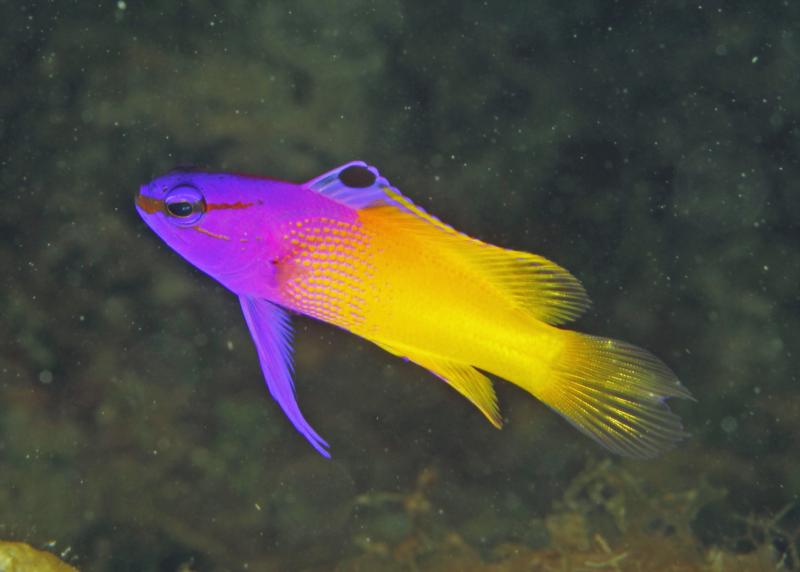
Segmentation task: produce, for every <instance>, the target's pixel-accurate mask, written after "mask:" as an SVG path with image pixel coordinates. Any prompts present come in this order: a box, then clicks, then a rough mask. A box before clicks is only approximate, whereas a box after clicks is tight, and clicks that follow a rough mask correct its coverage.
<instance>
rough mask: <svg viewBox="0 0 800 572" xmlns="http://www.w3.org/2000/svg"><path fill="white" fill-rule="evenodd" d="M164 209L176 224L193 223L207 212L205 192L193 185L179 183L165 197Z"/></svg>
mask: <svg viewBox="0 0 800 572" xmlns="http://www.w3.org/2000/svg"><path fill="white" fill-rule="evenodd" d="M164 210H165V212H166V214H167V216H168V217H169V219H170V220H172V221H173V222H174V223H175V224H179V225H193V224H197V222H198V221H199V220H200V219H201V218H202V217H203V215H204V214H205V212H206V201H205V199H204V198H203V194H202V193H201V192H200V191H199V190H198V189H196V188H195V187H193V186H191V185H179V186H177V187H175V188H173V189H172V190H171V191H170V192H169V193H167V196H166V197H164Z"/></svg>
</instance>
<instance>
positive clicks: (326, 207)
mask: <svg viewBox="0 0 800 572" xmlns="http://www.w3.org/2000/svg"><path fill="white" fill-rule="evenodd" d="M136 207H137V210H138V211H139V214H141V216H142V218H143V219H144V220H145V222H146V223H147V224H148V225H149V226H150V228H152V229H153V230H154V231H155V232H156V234H158V235H159V236H160V237H161V238H162V239H163V240H164V241H165V242H166V243H167V244H168V245H169V246H170V247H172V248H173V249H174V250H175V251H177V252H178V253H179V254H180V255H181V256H183V257H184V258H185V259H186V260H188V261H189V262H190V263H191V264H193V265H194V266H196V267H197V268H199V269H200V270H202V271H204V272H206V273H207V274H209V275H210V276H212V277H213V278H215V279H216V280H217V281H219V282H220V283H221V284H223V285H224V286H225V287H227V288H228V289H229V290H231V291H232V292H234V293H235V294H236V295H237V296H239V300H240V302H241V305H242V310H243V311H244V318H245V320H246V322H247V325H248V327H249V328H250V333H251V334H252V336H253V340H254V342H255V345H256V349H257V350H258V357H259V360H260V362H261V368H262V370H263V372H264V376H265V378H266V381H267V386H268V387H269V391H270V393H271V394H272V396H273V397H274V398H275V400H276V401H277V402H278V403H279V404H280V406H281V407H282V408H283V410H284V412H285V413H286V415H287V416H288V417H289V419H290V420H291V421H292V423H293V424H294V426H295V427H296V428H297V430H298V431H299V432H300V433H302V434H303V436H305V438H306V439H308V441H309V442H310V443H311V444H312V445H313V446H314V448H315V449H317V451H319V452H320V453H321V454H322V455H325V456H329V453H328V450H327V449H328V444H327V443H326V442H325V441H324V440H323V439H322V437H320V436H319V434H318V433H317V432H316V431H315V430H314V429H313V428H312V427H311V425H310V424H309V423H308V421H306V419H305V418H304V417H303V414H302V413H301V411H300V408H299V406H298V404H297V400H296V398H295V392H294V385H293V382H292V355H291V354H292V350H291V338H292V326H291V322H290V317H289V314H290V312H294V313H297V314H303V315H306V316H311V317H313V318H317V319H319V320H322V321H324V322H328V323H330V324H333V325H336V326H339V327H340V328H343V329H345V330H347V331H349V332H352V333H354V334H356V335H358V336H361V337H362V338H365V339H367V340H369V341H371V342H373V343H375V344H377V345H378V346H380V347H381V348H383V349H385V350H386V351H388V352H390V353H392V354H395V355H397V356H401V357H404V358H406V359H408V360H410V361H412V362H414V363H416V364H418V365H420V366H422V367H424V368H425V369H427V370H429V371H430V372H431V373H433V374H434V375H436V376H437V377H439V378H441V379H442V380H444V381H445V382H447V383H448V384H449V385H451V386H452V387H453V388H454V389H455V390H457V391H458V392H460V393H461V394H462V395H463V396H464V397H466V398H467V399H469V400H470V401H471V402H472V403H473V404H474V405H475V406H476V407H477V408H478V409H479V410H480V411H481V413H483V414H484V415H485V416H486V418H487V419H488V420H489V421H490V422H491V423H492V424H493V425H494V426H496V427H500V426H501V424H502V418H501V416H500V412H499V409H498V404H497V397H496V395H495V392H494V389H493V387H492V382H491V381H490V380H489V378H488V377H486V375H484V374H483V373H482V372H488V373H491V374H494V375H496V376H498V377H501V378H503V379H506V380H508V381H510V382H512V383H514V384H516V385H518V386H519V387H521V388H523V389H525V390H526V391H528V392H529V393H531V394H532V395H534V396H535V397H537V398H538V399H540V400H541V401H543V402H544V403H546V404H547V405H548V406H550V407H551V408H553V409H554V410H556V411H557V412H558V413H560V414H561V415H563V416H564V417H565V418H566V419H567V420H568V421H569V422H571V423H572V424H573V425H574V426H575V427H577V428H578V429H579V430H581V431H582V432H583V433H585V434H586V435H588V436H589V437H591V438H593V439H594V440H595V441H597V442H598V443H600V444H601V445H603V446H604V447H606V448H608V449H610V450H611V451H613V452H615V453H618V454H621V455H627V456H631V457H652V456H654V455H656V454H658V453H659V452H660V451H662V450H664V449H667V448H669V447H670V446H672V445H673V444H674V443H675V442H676V441H678V440H680V439H681V438H683V437H685V433H684V432H683V429H682V427H681V423H680V419H679V418H678V417H677V416H676V415H674V414H673V413H672V412H670V410H669V408H668V407H667V406H666V404H665V400H666V398H669V397H684V398H688V397H690V394H689V392H688V391H687V390H686V389H685V388H684V387H683V386H682V385H681V383H680V382H679V381H678V380H677V379H676V378H675V376H674V374H673V373H672V372H671V371H670V370H669V368H667V366H665V365H664V364H663V363H662V362H661V361H660V360H658V359H657V358H656V357H654V356H653V355H651V354H650V353H648V352H647V351H645V350H642V349H639V348H637V347H634V346H632V345H629V344H626V343H623V342H619V341H615V340H611V339H606V338H599V337H594V336H589V335H585V334H581V333H578V332H574V331H570V330H565V329H560V328H558V327H556V326H559V325H561V324H564V323H565V322H569V321H571V320H574V319H576V318H577V317H578V316H579V315H580V314H581V313H583V311H584V310H585V309H586V308H587V306H588V305H589V299H588V297H587V296H586V292H585V291H584V289H583V287H582V286H581V284H580V282H578V280H577V279H576V278H575V277H574V276H572V275H571V274H570V273H569V272H567V271H566V270H564V269H563V268H561V267H560V266H558V265H556V264H554V263H552V262H550V261H549V260H547V259H545V258H543V257H541V256H537V255H535V254H528V253H526V252H518V251H514V250H506V249H503V248H499V247H497V246H493V245H491V244H487V243H484V242H481V241H480V240H476V239H474V238H470V237H469V236H466V235H465V234H462V233H460V232H458V231H456V230H455V229H453V228H452V227H450V226H448V225H446V224H444V223H443V222H441V221H440V220H438V219H436V218H434V217H433V216H431V215H429V214H428V213H426V212H425V211H423V210H422V209H421V208H419V207H418V206H416V205H415V204H414V203H412V202H411V201H410V200H409V199H408V198H406V197H405V196H403V195H402V194H400V192H399V191H398V190H397V189H395V188H394V187H393V186H392V185H391V184H390V183H389V182H388V181H387V180H386V179H385V178H383V177H381V175H380V174H379V173H378V171H377V170H376V169H375V168H373V167H369V166H367V165H366V164H365V163H362V162H353V163H348V164H346V165H343V166H341V167H339V168H337V169H334V170H332V171H330V172H328V173H325V174H324V175H321V176H319V177H317V178H315V179H313V180H311V181H309V182H307V183H303V184H294V183H287V182H282V181H275V180H272V179H267V178H261V177H253V176H243V175H234V174H215V173H205V172H193V171H190V172H182V171H178V172H173V173H169V174H167V175H165V176H163V177H160V178H158V179H156V180H154V181H152V182H151V183H149V184H147V185H144V186H142V187H141V189H140V190H139V193H138V195H137V197H136Z"/></svg>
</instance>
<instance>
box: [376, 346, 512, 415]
mask: <svg viewBox="0 0 800 572" xmlns="http://www.w3.org/2000/svg"><path fill="white" fill-rule="evenodd" d="M376 343H377V345H378V346H380V347H381V348H383V349H384V350H386V351H387V352H389V353H392V354H394V355H397V356H401V357H404V358H406V359H408V360H410V361H413V362H414V363H415V364H417V365H419V366H421V367H424V368H425V369H427V370H428V371H430V372H431V373H432V374H434V375H435V376H436V377H438V378H439V379H441V380H443V381H445V382H447V384H448V385H450V386H451V387H453V388H454V389H455V390H456V391H458V392H459V393H460V394H461V395H463V396H464V397H466V398H467V399H469V400H470V401H471V402H472V404H473V405H475V407H477V408H478V409H479V410H480V412H481V413H483V414H484V415H485V416H486V418H487V419H488V420H489V422H490V423H491V424H492V425H494V426H495V427H497V428H498V429H500V428H501V427H502V426H503V419H502V417H501V416H500V408H499V406H498V404H497V395H496V394H495V392H494V388H493V387H492V381H491V380H490V379H489V378H488V377H486V376H485V375H483V374H482V373H481V372H479V371H478V370H477V369H475V368H474V367H472V366H471V365H464V364H460V363H456V362H452V361H448V360H445V359H442V358H439V357H436V356H431V355H429V354H425V353H416V352H413V351H408V350H406V349H401V348H399V347H396V346H392V345H390V344H385V343H380V342H376Z"/></svg>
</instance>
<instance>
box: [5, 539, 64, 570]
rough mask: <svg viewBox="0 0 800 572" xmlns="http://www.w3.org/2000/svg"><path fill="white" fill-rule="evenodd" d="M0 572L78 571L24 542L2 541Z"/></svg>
mask: <svg viewBox="0 0 800 572" xmlns="http://www.w3.org/2000/svg"><path fill="white" fill-rule="evenodd" d="M0 572H78V569H77V568H73V567H72V566H70V565H68V564H64V563H63V562H62V561H61V560H59V559H58V558H57V557H55V556H53V555H52V554H50V553H49V552H44V551H42V550H36V549H35V548H33V547H32V546H30V545H29V544H25V543H24V542H3V541H0Z"/></svg>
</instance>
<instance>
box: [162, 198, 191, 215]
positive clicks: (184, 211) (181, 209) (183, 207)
mask: <svg viewBox="0 0 800 572" xmlns="http://www.w3.org/2000/svg"><path fill="white" fill-rule="evenodd" d="M167 210H168V211H169V212H170V213H171V214H173V215H175V216H179V217H186V216H189V215H190V214H192V211H193V210H194V208H193V207H192V203H190V202H189V201H181V202H179V203H170V204H168V205H167Z"/></svg>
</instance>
